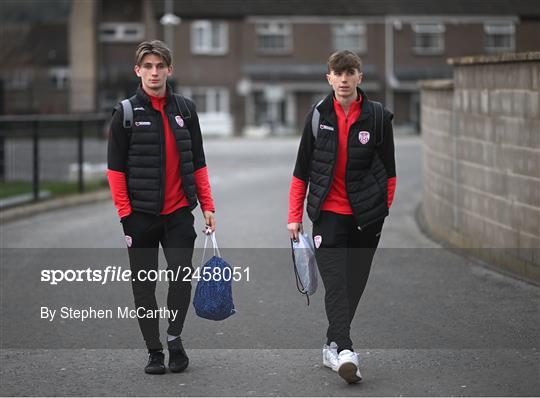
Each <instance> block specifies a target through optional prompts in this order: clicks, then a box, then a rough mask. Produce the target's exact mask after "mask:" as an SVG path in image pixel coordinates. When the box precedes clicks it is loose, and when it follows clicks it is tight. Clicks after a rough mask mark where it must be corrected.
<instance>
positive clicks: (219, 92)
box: [180, 86, 230, 113]
mask: <svg viewBox="0 0 540 398" xmlns="http://www.w3.org/2000/svg"><path fill="white" fill-rule="evenodd" d="M180 92H181V93H182V94H183V95H185V96H186V97H188V98H191V99H193V94H195V93H197V94H198V95H204V96H205V97H206V98H205V102H206V104H205V105H206V109H199V108H197V113H230V111H229V89H227V88H226V87H208V86H204V87H202V86H201V87H183V88H181V89H180ZM218 96H219V98H218ZM218 102H219V103H218ZM195 105H197V103H195Z"/></svg>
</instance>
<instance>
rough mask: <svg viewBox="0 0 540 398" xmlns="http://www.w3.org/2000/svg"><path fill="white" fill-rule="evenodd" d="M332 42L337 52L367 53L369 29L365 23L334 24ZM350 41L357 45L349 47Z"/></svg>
mask: <svg viewBox="0 0 540 398" xmlns="http://www.w3.org/2000/svg"><path fill="white" fill-rule="evenodd" d="M332 40H333V47H334V50H336V51H339V50H351V51H354V52H356V53H358V54H365V53H367V28H366V25H365V24H363V23H358V22H343V23H335V24H333V26H332ZM349 40H352V41H355V42H356V45H353V46H350V45H348V44H347V42H348V41H349ZM342 43H343V44H342Z"/></svg>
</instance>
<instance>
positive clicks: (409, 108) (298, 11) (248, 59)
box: [69, 0, 540, 135]
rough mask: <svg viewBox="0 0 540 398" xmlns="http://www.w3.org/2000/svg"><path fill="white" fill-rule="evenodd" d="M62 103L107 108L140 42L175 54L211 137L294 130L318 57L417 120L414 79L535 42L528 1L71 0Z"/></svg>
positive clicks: (317, 73)
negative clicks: (343, 54) (359, 72)
mask: <svg viewBox="0 0 540 398" xmlns="http://www.w3.org/2000/svg"><path fill="white" fill-rule="evenodd" d="M69 26H70V28H69V32H70V33H69V49H70V51H69V53H70V78H71V81H70V83H71V84H70V87H71V88H72V95H71V98H70V107H71V108H70V110H71V111H83V112H84V111H88V112H90V111H108V110H109V109H111V107H112V106H113V105H114V104H115V103H116V102H117V101H118V100H119V99H121V98H124V97H126V96H128V95H129V94H130V93H132V92H133V90H134V87H135V86H136V84H137V80H136V78H135V76H134V74H133V72H132V68H133V53H134V49H135V46H136V44H137V43H138V42H140V41H142V40H146V39H152V38H159V39H162V40H165V41H166V42H167V43H168V44H169V45H170V46H171V47H172V48H173V51H174V71H173V83H174V86H175V89H176V90H177V91H179V92H181V93H183V94H184V95H186V96H188V97H191V98H192V99H193V100H194V101H195V102H196V104H197V107H198V111H199V114H200V119H201V124H202V126H203V131H204V132H206V133H208V134H217V135H267V134H291V133H296V132H298V131H299V130H300V129H301V127H302V126H303V124H304V120H305V115H306V114H307V112H308V111H309V109H310V107H311V106H312V105H313V103H315V102H316V101H317V100H318V99H319V98H321V97H323V96H324V95H326V94H327V93H328V89H329V86H328V83H327V82H326V78H325V74H326V60H327V58H328V56H329V55H330V54H331V53H332V52H334V51H336V50H340V49H350V50H353V51H356V52H357V53H358V54H359V55H360V57H361V58H362V61H363V74H364V81H363V83H362V84H361V86H362V88H363V89H364V90H365V91H366V93H367V95H368V96H369V97H370V98H374V99H376V100H379V101H383V102H384V103H385V104H386V106H387V107H388V108H389V109H391V110H393V112H394V114H395V125H396V126H398V127H399V128H401V129H403V130H405V131H410V132H414V131H417V129H418V125H419V88H418V83H417V82H418V81H419V80H422V79H431V78H445V77H450V75H451V69H450V68H449V67H448V65H447V63H446V60H447V58H451V57H459V56H466V55H479V54H493V53H500V52H521V51H530V50H537V49H539V48H540V45H539V44H538V43H539V40H538V38H539V37H540V10H539V9H538V7H535V4H534V2H530V1H523V0H517V1H512V2H503V1H497V0H493V1H481V0H471V1H454V2H443V1H399V0H389V1H385V2H372V1H371V2H370V1H365V0H358V1H350V0H349V1H342V0H337V1H332V2H330V1H321V0H313V1H309V2H305V1H304V2H302V1H296V0H289V1H281V0H274V1H266V0H259V1H254V0H207V1H202V0H176V1H172V0H156V1H154V0H129V1H128V0H116V1H107V0H79V1H73V2H72V3H71V13H70V19H69Z"/></svg>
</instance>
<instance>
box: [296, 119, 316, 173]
mask: <svg viewBox="0 0 540 398" xmlns="http://www.w3.org/2000/svg"><path fill="white" fill-rule="evenodd" d="M313 109H315V108H313ZM313 109H312V110H311V112H309V114H308V115H307V118H306V121H305V123H304V130H303V132H302V138H301V139H300V147H299V148H298V154H297V155H296V165H295V166H294V172H293V175H294V176H295V177H296V178H298V179H300V180H302V181H304V182H306V183H307V182H308V180H309V174H310V169H311V159H312V157H313V149H314V147H315V137H313V131H312V128H311V118H312V116H313Z"/></svg>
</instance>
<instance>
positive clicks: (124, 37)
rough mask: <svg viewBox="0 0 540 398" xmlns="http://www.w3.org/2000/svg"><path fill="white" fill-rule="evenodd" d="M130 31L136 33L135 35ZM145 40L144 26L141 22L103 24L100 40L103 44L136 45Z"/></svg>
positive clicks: (100, 27) (100, 28) (100, 30)
mask: <svg viewBox="0 0 540 398" xmlns="http://www.w3.org/2000/svg"><path fill="white" fill-rule="evenodd" d="M130 31H134V32H133V33H132V32H130ZM143 39H144V24H143V23H139V22H102V23H101V24H100V25H99V40H100V41H101V42H103V43H135V42H139V41H142V40H143Z"/></svg>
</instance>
